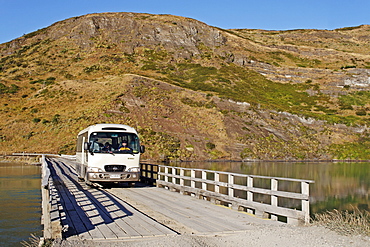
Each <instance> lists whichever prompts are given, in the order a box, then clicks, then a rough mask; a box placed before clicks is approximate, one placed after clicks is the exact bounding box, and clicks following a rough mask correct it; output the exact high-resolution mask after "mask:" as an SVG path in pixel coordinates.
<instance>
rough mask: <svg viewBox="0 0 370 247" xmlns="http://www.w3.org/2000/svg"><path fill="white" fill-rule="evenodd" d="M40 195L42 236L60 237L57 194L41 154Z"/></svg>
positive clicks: (44, 158) (47, 237) (48, 237)
mask: <svg viewBox="0 0 370 247" xmlns="http://www.w3.org/2000/svg"><path fill="white" fill-rule="evenodd" d="M40 162H41V172H42V178H41V197H42V218H41V224H42V225H43V228H44V230H43V232H44V234H43V238H44V239H55V238H61V237H62V227H61V222H60V217H59V211H58V210H59V208H58V196H57V193H56V189H55V186H54V184H53V180H52V178H51V172H50V169H49V165H48V161H47V158H46V156H45V155H42V156H41V160H40Z"/></svg>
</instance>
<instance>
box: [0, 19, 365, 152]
mask: <svg viewBox="0 0 370 247" xmlns="http://www.w3.org/2000/svg"><path fill="white" fill-rule="evenodd" d="M369 33H370V28H369V27H368V26H361V27H356V28H347V29H340V30H333V31H327V30H321V31H320V30H293V31H281V32H277V31H263V30H222V29H219V28H215V27H211V26H208V25H206V24H205V23H202V22H199V21H196V20H193V19H189V18H183V17H176V16H169V15H149V14H134V13H104V14H90V15H86V16H81V17H75V18H70V19H67V20H64V21H61V22H58V23H55V24H53V25H52V26H50V27H47V28H44V29H41V30H38V31H36V32H34V33H30V34H27V35H25V36H23V37H20V38H18V39H16V40H13V41H11V42H8V43H5V44H1V45H0V56H1V60H0V80H1V81H0V82H1V84H0V93H1V96H2V97H1V99H0V114H1V116H2V117H1V119H0V123H1V126H3V127H2V128H1V129H0V140H1V142H0V150H1V151H3V152H12V151H28V152H33V151H38V152H64V153H65V152H68V153H73V150H74V143H75V140H74V139H75V135H76V134H77V132H78V131H79V130H80V129H82V128H84V127H86V126H88V125H90V124H93V123H99V122H111V123H125V124H129V125H133V127H136V128H138V130H139V132H140V133H141V135H142V139H143V144H145V145H146V146H147V150H148V152H147V153H146V157H147V158H148V159H168V158H170V159H220V158H228V159H327V158H368V155H369V154H368V153H367V151H365V150H366V149H367V147H368V144H369V141H368V140H369V136H368V129H367V127H366V126H367V124H368V121H369V118H368V117H367V115H368V111H369V103H368V102H370V101H369V99H370V94H369V93H368V86H369V83H370V81H369V70H368V68H367V66H369V65H370V55H369V41H368V39H367V38H366V37H367V36H368V35H369ZM344 48H346V49H347V50H344Z"/></svg>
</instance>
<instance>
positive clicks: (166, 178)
mask: <svg viewBox="0 0 370 247" xmlns="http://www.w3.org/2000/svg"><path fill="white" fill-rule="evenodd" d="M164 173H165V175H164V181H165V182H168V176H167V174H168V167H167V166H166V167H165V168H164Z"/></svg>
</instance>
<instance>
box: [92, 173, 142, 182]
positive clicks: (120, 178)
mask: <svg viewBox="0 0 370 247" xmlns="http://www.w3.org/2000/svg"><path fill="white" fill-rule="evenodd" d="M87 179H88V180H89V181H90V182H137V181H139V180H140V172H88V173H87Z"/></svg>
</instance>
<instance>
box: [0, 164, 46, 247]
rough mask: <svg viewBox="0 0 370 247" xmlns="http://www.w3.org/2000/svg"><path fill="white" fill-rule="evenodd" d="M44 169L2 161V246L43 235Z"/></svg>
mask: <svg viewBox="0 0 370 247" xmlns="http://www.w3.org/2000/svg"><path fill="white" fill-rule="evenodd" d="M40 188H41V167H39V166H31V165H25V164H21V163H10V162H0V202H1V203H0V205H1V210H0V246H7V247H8V246H22V245H21V244H20V242H21V241H28V239H29V237H30V236H31V233H32V234H35V235H37V236H41V234H42V232H41V191H40Z"/></svg>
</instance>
